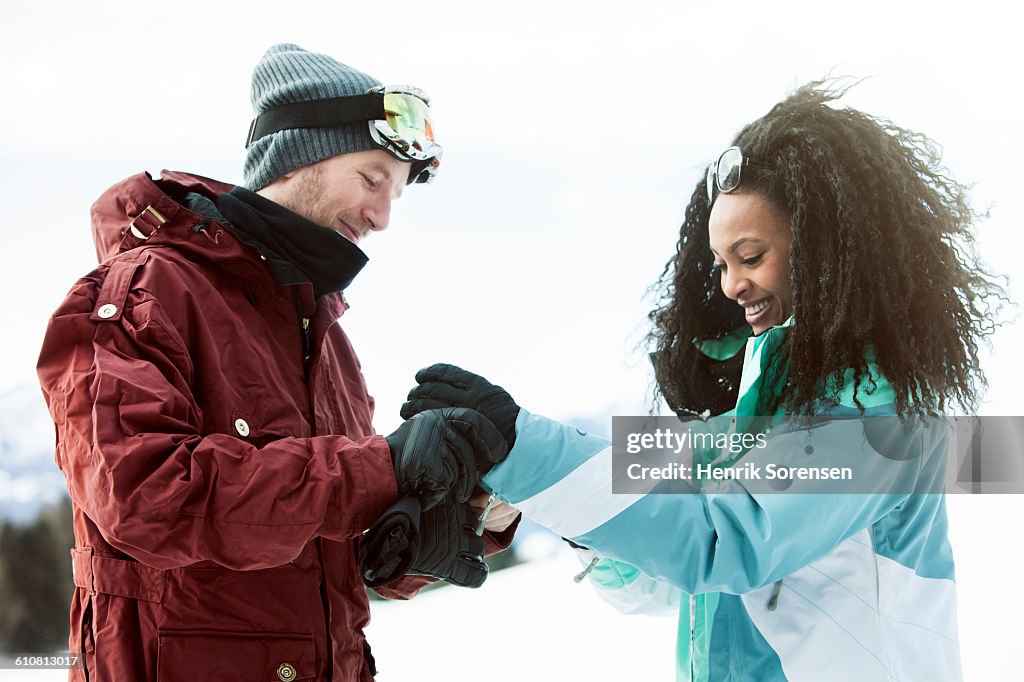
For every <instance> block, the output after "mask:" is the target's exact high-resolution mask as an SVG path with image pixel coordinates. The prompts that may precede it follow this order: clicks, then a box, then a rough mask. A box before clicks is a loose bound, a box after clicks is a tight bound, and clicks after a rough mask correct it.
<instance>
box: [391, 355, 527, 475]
mask: <svg viewBox="0 0 1024 682" xmlns="http://www.w3.org/2000/svg"><path fill="white" fill-rule="evenodd" d="M416 381H417V382H418V384H419V385H418V386H416V387H414V388H413V389H412V390H411V391H409V397H408V399H407V400H406V402H405V404H403V405H402V418H403V419H409V418H410V417H412V416H413V415H414V414H416V413H418V412H423V411H424V410H432V409H436V408H442V407H469V408H472V409H474V410H476V411H477V412H480V413H481V414H483V415H484V416H485V417H487V418H488V419H490V420H491V421H492V422H494V425H495V426H497V427H498V430H499V431H501V435H502V436H504V437H505V442H506V443H507V444H508V449H509V450H511V449H512V445H513V444H514V443H515V440H516V417H518V416H519V405H517V404H516V402H515V401H514V400H512V396H510V395H509V394H508V392H507V391H506V390H505V389H503V388H502V387H501V386H495V385H494V384H492V383H491V382H489V381H487V379H484V378H483V377H481V376H478V375H476V374H473V373H472V372H467V371H466V370H464V369H462V368H461V367H456V366H455V365H447V364H443V363H441V364H436V365H431V366H430V367H427V368H425V369H421V370H420V371H419V372H417V373H416ZM498 461H500V460H498ZM480 473H481V475H483V474H485V473H487V470H481V472H480Z"/></svg>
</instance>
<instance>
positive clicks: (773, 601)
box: [768, 580, 782, 611]
mask: <svg viewBox="0 0 1024 682" xmlns="http://www.w3.org/2000/svg"><path fill="white" fill-rule="evenodd" d="M779 592H782V581H781V580H776V581H775V586H774V587H773V588H772V596H771V597H769V598H768V610H769V611H774V610H775V609H776V607H778V605H779Z"/></svg>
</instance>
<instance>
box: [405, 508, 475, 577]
mask: <svg viewBox="0 0 1024 682" xmlns="http://www.w3.org/2000/svg"><path fill="white" fill-rule="evenodd" d="M476 525H477V518H476V516H475V515H474V513H473V510H472V509H470V508H469V506H468V505H465V504H461V503H459V502H456V501H455V500H453V499H451V498H450V497H448V498H445V499H444V501H442V502H441V503H440V504H439V505H437V506H436V507H434V508H433V509H431V510H430V511H427V512H424V513H423V515H422V516H421V517H420V535H419V545H420V546H419V552H418V554H417V556H416V558H415V559H414V560H413V562H412V568H411V569H410V571H409V572H410V573H411V574H419V575H431V576H434V577H435V578H440V579H442V580H445V581H447V582H449V583H451V584H452V585H458V586H460V587H480V586H481V585H483V584H484V581H485V580H487V564H485V563H484V559H483V553H484V539H483V538H482V537H481V536H479V535H477V534H476Z"/></svg>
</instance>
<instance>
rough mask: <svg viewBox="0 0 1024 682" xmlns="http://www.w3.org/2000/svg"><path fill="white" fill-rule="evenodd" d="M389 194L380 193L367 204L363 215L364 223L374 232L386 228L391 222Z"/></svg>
mask: <svg viewBox="0 0 1024 682" xmlns="http://www.w3.org/2000/svg"><path fill="white" fill-rule="evenodd" d="M391 201H392V199H391V196H390V195H388V194H385V193H381V195H380V196H378V197H377V198H376V200H375V201H373V202H372V203H371V204H369V205H367V207H366V210H365V211H364V215H363V217H364V218H365V219H366V224H367V225H368V226H369V228H370V229H371V230H373V231H375V232H380V231H381V230H386V229H388V225H389V224H390V223H391Z"/></svg>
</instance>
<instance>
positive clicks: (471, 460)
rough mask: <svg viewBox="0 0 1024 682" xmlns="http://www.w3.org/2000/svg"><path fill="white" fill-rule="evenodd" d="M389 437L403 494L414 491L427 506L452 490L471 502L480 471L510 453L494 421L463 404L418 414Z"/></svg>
mask: <svg viewBox="0 0 1024 682" xmlns="http://www.w3.org/2000/svg"><path fill="white" fill-rule="evenodd" d="M385 440H387V442H388V447H390V448H391V461H392V464H394V467H395V479H396V480H397V482H398V496H399V498H402V497H406V496H408V495H414V496H416V497H418V498H419V500H420V503H421V504H422V506H423V509H424V510H426V509H430V508H431V507H433V506H434V505H436V504H437V503H438V502H440V501H441V499H442V498H443V497H445V495H446V494H448V493H449V491H451V493H450V495H451V496H453V497H454V499H455V500H456V501H457V502H465V501H466V500H468V499H469V496H470V494H471V493H472V491H473V488H474V486H476V482H477V476H478V473H479V472H480V471H487V470H489V469H490V468H491V467H492V466H494V464H495V463H496V462H499V461H501V460H502V459H504V457H505V455H506V454H507V453H508V448H507V446H506V444H505V439H504V438H503V437H502V435H501V433H499V432H498V430H497V428H496V427H495V426H494V424H493V423H491V422H490V421H489V420H488V419H487V418H486V417H484V416H483V415H481V414H480V413H479V412H475V411H473V410H469V409H465V408H461V407H460V408H447V409H442V410H428V411H426V412H420V413H419V414H416V415H414V416H412V417H411V418H410V419H408V421H406V422H404V423H403V424H402V425H401V426H399V427H398V428H397V429H396V430H395V431H394V433H392V434H391V435H389V436H386V437H385Z"/></svg>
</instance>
